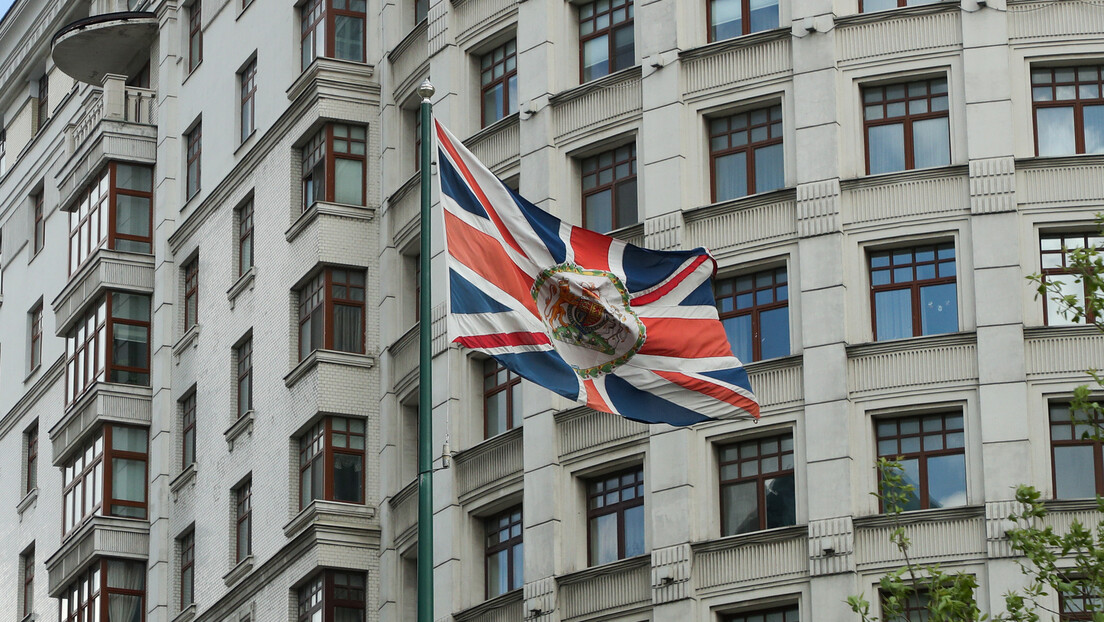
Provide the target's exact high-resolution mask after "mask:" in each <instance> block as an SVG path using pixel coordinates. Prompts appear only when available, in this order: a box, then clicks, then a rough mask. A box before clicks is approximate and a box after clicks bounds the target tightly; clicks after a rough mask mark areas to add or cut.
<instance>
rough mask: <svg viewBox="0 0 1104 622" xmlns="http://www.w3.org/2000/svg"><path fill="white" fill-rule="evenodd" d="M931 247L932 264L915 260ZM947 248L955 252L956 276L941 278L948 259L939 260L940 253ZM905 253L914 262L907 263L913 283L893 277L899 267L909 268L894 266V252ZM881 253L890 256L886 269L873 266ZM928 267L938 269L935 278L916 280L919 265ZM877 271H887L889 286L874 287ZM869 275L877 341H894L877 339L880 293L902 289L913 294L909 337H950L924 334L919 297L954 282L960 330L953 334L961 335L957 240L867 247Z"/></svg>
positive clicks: (956, 312)
mask: <svg viewBox="0 0 1104 622" xmlns="http://www.w3.org/2000/svg"><path fill="white" fill-rule="evenodd" d="M929 247H930V248H931V249H932V251H933V253H934V259H933V260H932V261H930V262H929V261H918V260H917V259H916V254H917V251H918V249H925V248H929ZM947 247H950V249H951V250H952V251H953V252H954V258H953V260H952V261H951V264H952V265H953V266H954V274H953V275H952V276H940V267H939V266H940V265H941V264H943V263H946V260H945V259H940V257H939V251H940V250H941V249H945V248H947ZM904 250H908V251H909V253H910V255H912V258H913V259H912V261H911V262H910V263H909V264H907V266H911V267H912V272H913V275H914V276H913V279H912V280H911V281H901V282H896V281H894V280H893V279H894V278H896V277H895V276H894V274H893V273H894V272H895V270H896V269H898V268H904V267H906V264H894V263H893V255H894V254H895V253H898V252H901V251H904ZM882 253H884V254H888V255H889V262H890V263H888V264H887V265H886V266H878V267H877V268H876V267H875V266H874V264H873V261H874V256H875V255H877V254H882ZM929 264H931V265H933V266H935V270H936V276H935V278H931V279H923V280H921V279H917V278H916V277H915V275H916V274H917V268H918V267H919V266H926V265H929ZM875 269H877V270H886V271H887V272H888V273H889V275H890V282H889V283H883V284H881V285H875V284H874V272H875ZM866 273H867V279H868V280H869V282H870V328H871V331H872V334H873V338H874V341H884V340H891V339H893V338H892V337H886V338H882V337H879V336H878V305H877V294H879V293H881V292H887V291H899V290H905V289H907V290H909V291H910V298H909V300H910V303H909V304H910V305H911V311H912V335H911V336H910V337H925V336H930V335H943V334H949V333H927V334H925V333H924V332H923V313H922V312H921V308H922V307H921V297H920V295H921V290H922V289H923V288H925V287H933V286H938V285H947V284H949V283H953V284H954V286H955V304H956V307H955V320H956V322H957V327H956V330H955V331H954V332H959V331H961V330H962V318H961V317H960V314H959V308H958V305H961V303H962V301H961V298H960V296H959V288H958V275H959V273H960V271H959V269H958V246H957V243H956V241H954V240H951V241H946V240H944V241H921V240H918V241H916V242H915V243H910V245H908V246H895V247H891V248H867V249H866ZM904 338H906V339H907V338H908V337H904Z"/></svg>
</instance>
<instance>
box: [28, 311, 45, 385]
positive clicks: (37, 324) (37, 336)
mask: <svg viewBox="0 0 1104 622" xmlns="http://www.w3.org/2000/svg"><path fill="white" fill-rule="evenodd" d="M42 308H43V307H42V301H41V300H39V301H38V302H37V303H36V304H35V306H34V307H32V308H31V311H30V314H29V315H30V316H31V317H30V325H31V326H30V328H31V335H30V351H29V352H28V354H29V355H30V360H29V363H30V371H31V372H32V373H33V372H34V371H35V370H36V369H38V368H39V367H41V366H42Z"/></svg>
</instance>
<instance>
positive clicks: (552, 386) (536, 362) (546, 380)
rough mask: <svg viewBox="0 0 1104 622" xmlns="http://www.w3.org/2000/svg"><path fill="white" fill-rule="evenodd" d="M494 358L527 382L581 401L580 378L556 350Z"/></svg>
mask: <svg viewBox="0 0 1104 622" xmlns="http://www.w3.org/2000/svg"><path fill="white" fill-rule="evenodd" d="M494 358H495V360H497V361H498V362H499V363H502V364H503V365H505V366H506V367H507V368H508V369H509V370H510V371H512V372H514V373H516V374H518V375H519V376H521V377H522V378H525V379H526V380H529V381H531V382H535V383H536V384H539V385H541V386H543V387H544V388H546V389H549V390H551V391H553V392H555V393H559V394H560V395H562V396H564V397H566V398H568V399H572V400H578V399H579V376H578V374H576V373H575V370H574V369H571V366H570V365H568V364H567V363H565V362H564V360H563V359H562V358H560V355H559V354H557V353H556V351H555V350H547V351H544V352H519V353H517V354H495V355H494Z"/></svg>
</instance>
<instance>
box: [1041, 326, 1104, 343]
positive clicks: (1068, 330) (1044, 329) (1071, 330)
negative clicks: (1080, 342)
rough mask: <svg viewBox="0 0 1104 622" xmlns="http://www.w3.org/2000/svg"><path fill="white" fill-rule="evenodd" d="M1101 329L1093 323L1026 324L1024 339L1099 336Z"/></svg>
mask: <svg viewBox="0 0 1104 622" xmlns="http://www.w3.org/2000/svg"><path fill="white" fill-rule="evenodd" d="M1099 336H1100V331H1099V330H1097V328H1096V326H1093V325H1092V324H1060V325H1057V326H1025V327H1024V339H1025V340H1026V339H1054V338H1057V337H1075V338H1076V337H1080V338H1091V337H1099Z"/></svg>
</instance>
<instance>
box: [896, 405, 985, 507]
mask: <svg viewBox="0 0 1104 622" xmlns="http://www.w3.org/2000/svg"><path fill="white" fill-rule="evenodd" d="M874 426H875V429H876V431H877V434H876V438H877V443H878V457H879V458H887V459H889V460H898V461H899V462H900V463H901V466H902V467H903V470H904V472H903V473H902V475H903V476H904V479H905V483H906V484H911V485H912V486H913V488H914V490H913V492H912V498H911V499H910V500H909V501H908V502H907V503H906V504H905V507H904V509H905V510H920V509H928V508H947V507H955V506H960V505H966V450H965V449H964V447H965V431H964V429H963V425H962V413H946V414H938V415H922V416H918V417H900V418H894V419H879V420H877V421H875V422H874Z"/></svg>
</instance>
